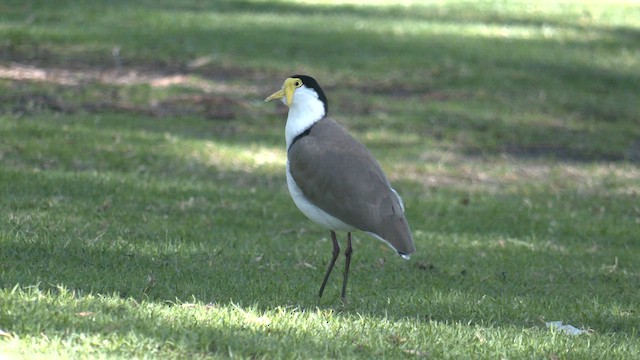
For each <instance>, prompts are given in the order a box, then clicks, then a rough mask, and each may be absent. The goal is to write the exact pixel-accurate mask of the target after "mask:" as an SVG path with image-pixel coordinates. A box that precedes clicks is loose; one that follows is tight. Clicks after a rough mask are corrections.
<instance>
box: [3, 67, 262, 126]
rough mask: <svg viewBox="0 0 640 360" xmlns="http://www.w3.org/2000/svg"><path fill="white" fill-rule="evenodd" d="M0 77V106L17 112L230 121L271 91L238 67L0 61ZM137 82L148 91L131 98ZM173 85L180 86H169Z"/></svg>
mask: <svg viewBox="0 0 640 360" xmlns="http://www.w3.org/2000/svg"><path fill="white" fill-rule="evenodd" d="M203 73H207V74H209V75H203ZM247 75H249V76H250V75H251V74H244V76H247ZM0 79H4V80H7V81H8V87H9V91H6V92H5V95H2V96H0V102H1V103H2V105H0V111H5V112H10V113H13V114H18V115H24V114H32V113H38V112H45V111H49V112H60V113H76V112H90V113H94V112H107V111H108V112H114V111H115V112H130V113H136V114H144V115H147V116H202V117H204V118H207V119H215V120H233V119H236V118H238V117H241V116H246V115H248V111H249V107H251V103H252V102H254V101H255V100H256V99H262V96H264V94H266V93H267V92H268V91H269V90H270V89H267V87H266V85H268V84H270V82H267V81H254V80H255V79H251V78H242V77H241V76H240V72H238V71H233V70H230V71H229V72H225V71H224V70H221V69H220V70H217V71H211V70H209V71H205V72H201V71H200V72H199V71H190V70H187V71H185V72H176V71H175V70H167V69H164V68H158V69H156V68H147V69H140V68H117V69H115V68H114V69H101V68H80V69H62V68H43V67H35V66H30V65H24V64H18V63H12V64H9V65H4V66H1V65H0ZM260 84H266V85H262V86H260ZM136 86H137V87H140V86H142V87H143V88H145V89H148V91H143V94H142V95H139V94H138V96H136V97H135V99H132V96H131V94H130V93H131V90H130V89H132V88H133V87H136ZM172 87H173V88H179V90H175V91H173V92H171V91H169V90H170V89H171V88H172ZM128 89H129V90H128ZM138 93H140V91H139V92H138ZM174 93H175V94H174Z"/></svg>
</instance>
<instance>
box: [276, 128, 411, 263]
mask: <svg viewBox="0 0 640 360" xmlns="http://www.w3.org/2000/svg"><path fill="white" fill-rule="evenodd" d="M288 160H289V168H290V171H291V175H292V177H293V178H294V180H295V181H296V184H297V185H298V187H300V189H301V190H302V193H303V194H304V195H305V196H306V197H307V198H308V199H309V200H310V201H311V202H312V203H314V204H315V205H316V206H318V207H319V208H321V209H322V210H324V211H325V212H327V213H328V214H330V215H332V216H334V217H336V218H338V219H340V220H342V221H343V222H345V223H347V224H349V225H351V226H354V227H356V228H358V229H360V230H363V231H366V232H371V233H374V234H376V235H378V236H379V237H381V238H382V239H384V240H386V241H388V242H389V243H390V244H391V245H392V246H393V247H394V248H395V249H396V250H397V251H399V252H401V253H403V254H411V253H412V252H414V251H415V248H414V246H413V240H412V238H411V233H410V230H409V227H408V225H407V222H406V220H405V218H404V209H403V206H402V204H401V201H400V199H399V197H398V196H397V194H396V193H395V191H393V189H391V186H390V185H389V181H388V180H387V177H386V176H385V174H384V172H383V171H382V168H381V167H380V165H379V164H378V162H377V161H376V159H375V158H374V157H373V155H372V154H371V152H370V151H369V150H368V149H367V148H366V147H365V146H364V145H362V144H361V143H360V142H358V141H357V140H355V139H354V138H353V137H351V135H349V134H348V133H347V131H346V130H345V129H344V128H342V127H341V126H340V125H339V124H337V123H336V122H335V121H334V120H332V119H330V118H327V117H325V118H324V119H322V120H320V121H319V122H317V123H316V124H315V125H314V126H313V127H312V128H311V131H310V132H309V133H308V135H306V136H304V137H302V138H300V139H299V140H298V141H296V142H295V143H294V144H293V145H292V146H291V147H290V148H289V150H288Z"/></svg>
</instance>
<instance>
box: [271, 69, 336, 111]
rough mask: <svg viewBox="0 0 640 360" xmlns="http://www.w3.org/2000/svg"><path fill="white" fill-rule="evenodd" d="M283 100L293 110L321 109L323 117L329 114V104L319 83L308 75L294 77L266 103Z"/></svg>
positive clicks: (287, 80) (286, 81)
mask: <svg viewBox="0 0 640 360" xmlns="http://www.w3.org/2000/svg"><path fill="white" fill-rule="evenodd" d="M276 99H282V103H283V104H285V105H287V106H288V107H289V109H293V108H305V109H306V108H321V109H323V110H324V113H323V114H322V116H324V115H326V114H327V111H328V103H327V97H326V96H325V95H324V91H322V88H320V85H318V82H317V81H316V80H315V79H314V78H312V77H311V76H307V75H293V76H291V77H290V78H288V79H286V80H285V81H284V84H282V89H280V90H278V91H276V92H275V93H273V94H271V95H270V96H269V97H268V98H266V99H265V100H264V101H271V100H276Z"/></svg>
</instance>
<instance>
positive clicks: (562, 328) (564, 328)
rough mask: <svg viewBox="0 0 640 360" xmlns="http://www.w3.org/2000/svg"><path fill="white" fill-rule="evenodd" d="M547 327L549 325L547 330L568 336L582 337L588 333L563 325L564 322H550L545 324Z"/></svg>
mask: <svg viewBox="0 0 640 360" xmlns="http://www.w3.org/2000/svg"><path fill="white" fill-rule="evenodd" d="M545 325H547V328H552V329H556V330H558V331H560V332H563V333H565V334H567V335H580V334H584V333H588V331H587V330H582V329H578V328H576V327H574V326H572V325H563V324H562V321H549V322H547V323H545Z"/></svg>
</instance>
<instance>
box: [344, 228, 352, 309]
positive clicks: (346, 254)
mask: <svg viewBox="0 0 640 360" xmlns="http://www.w3.org/2000/svg"><path fill="white" fill-rule="evenodd" d="M352 252H353V248H352V247H351V233H347V249H346V250H345V251H344V257H345V265H344V279H343V280H342V302H343V303H344V302H345V301H346V300H347V279H348V278H349V264H351V253H352Z"/></svg>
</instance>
